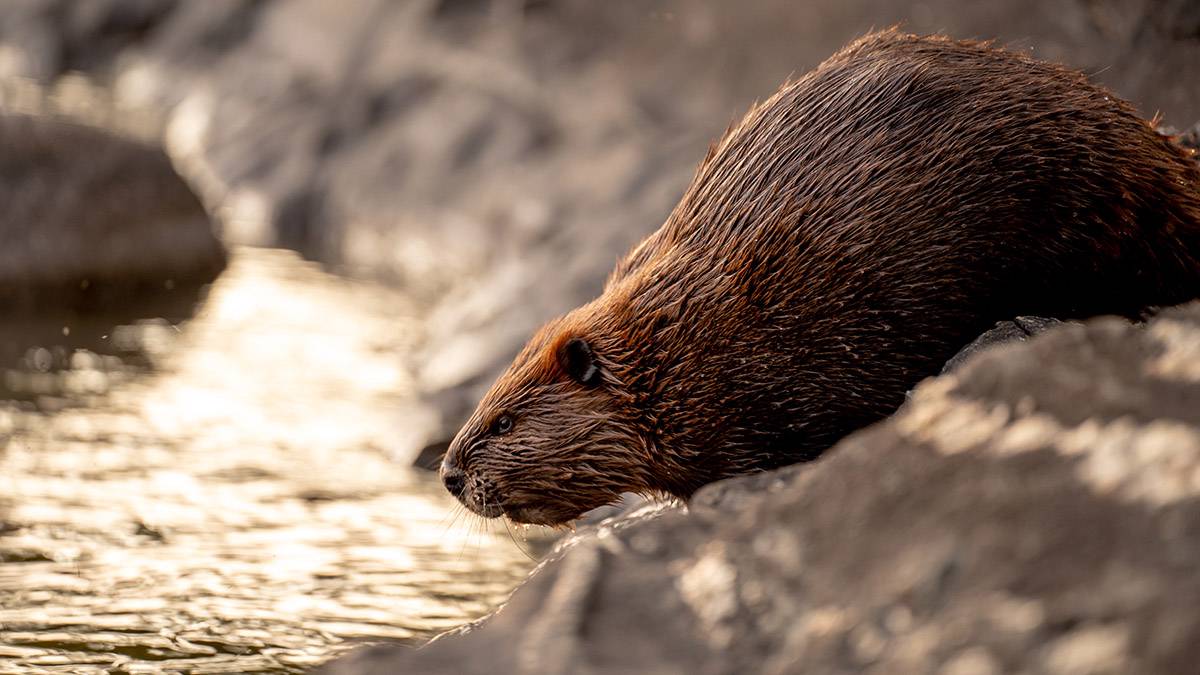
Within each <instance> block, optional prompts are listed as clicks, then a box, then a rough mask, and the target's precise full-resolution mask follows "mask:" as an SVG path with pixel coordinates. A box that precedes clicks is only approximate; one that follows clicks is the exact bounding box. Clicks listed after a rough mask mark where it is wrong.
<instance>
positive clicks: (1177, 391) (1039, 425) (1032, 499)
mask: <svg viewBox="0 0 1200 675" xmlns="http://www.w3.org/2000/svg"><path fill="white" fill-rule="evenodd" d="M1197 364H1200V303H1198V304H1193V305H1191V306H1188V307H1184V308H1180V309H1174V310H1168V311H1166V312H1164V313H1162V314H1161V315H1159V316H1157V317H1156V318H1154V319H1152V320H1151V321H1149V322H1148V323H1147V324H1145V325H1144V326H1138V325H1134V324H1130V323H1129V322H1126V321H1123V320H1117V319H1098V320H1093V321H1089V322H1087V323H1084V324H1065V325H1060V326H1056V327H1054V328H1052V329H1050V330H1048V331H1046V332H1045V333H1044V334H1042V335H1039V336H1037V337H1034V338H1032V339H1030V340H1028V341H1017V342H1015V343H1012V344H1009V345H1005V346H1002V347H1000V348H997V349H993V350H988V351H986V352H984V353H981V354H979V355H977V356H976V357H974V358H972V359H971V360H970V361H969V362H967V363H966V364H965V365H963V367H962V368H961V369H959V370H957V371H955V372H954V373H953V374H950V375H945V376H942V377H939V378H936V379H934V380H931V381H929V382H927V383H925V384H924V385H922V386H921V387H919V388H918V390H917V392H916V396H915V397H914V400H913V401H912V402H911V403H910V404H909V405H908V406H907V407H906V408H905V409H904V410H903V411H902V412H900V413H899V414H898V415H897V416H896V417H894V418H893V419H891V420H889V421H887V422H884V423H882V424H879V425H877V426H875V427H873V428H870V429H868V430H865V431H863V432H860V433H858V434H856V435H853V436H851V437H850V438H848V439H846V440H845V441H843V442H842V443H840V444H839V445H838V446H837V447H836V448H835V449H834V450H832V451H831V452H830V453H829V454H828V455H826V457H825V458H823V459H821V460H819V461H817V462H815V463H813V464H809V465H805V466H796V467H789V468H786V469H783V470H781V471H779V472H774V473H772V474H766V475H763V476H750V477H745V478H740V479H733V480H730V481H726V482H722V483H717V484H715V485H712V486H709V487H708V488H705V489H704V490H702V491H701V492H700V493H699V494H697V496H696V498H695V499H694V500H693V504H692V508H691V511H690V513H684V512H681V511H675V510H666V511H661V512H658V513H657V514H654V515H651V516H638V517H634V518H631V519H629V520H624V521H617V523H616V524H615V525H611V526H608V527H606V528H603V529H601V530H600V532H599V533H598V534H592V535H588V536H584V537H581V538H579V539H577V540H575V541H573V542H570V543H569V544H568V545H567V546H566V547H564V549H563V552H562V553H561V554H560V555H559V556H558V557H557V558H555V559H553V560H551V561H550V562H548V563H546V564H544V565H543V566H542V567H541V568H540V570H539V571H538V572H536V573H535V574H533V575H532V576H531V578H530V579H529V581H528V582H527V583H526V584H525V585H524V586H523V587H521V588H519V589H518V590H517V591H516V592H515V593H514V595H513V597H512V599H511V601H510V602H509V603H508V605H507V606H506V607H504V608H503V609H501V610H500V611H499V612H498V613H497V614H495V615H494V616H492V617H491V618H490V619H487V620H485V621H483V622H482V623H481V624H479V625H477V626H473V627H469V628H468V629H464V630H460V631H457V632H455V633H452V634H449V635H446V636H444V637H442V638H441V639H438V640H436V641H435V642H433V643H432V644H430V645H429V646H427V647H425V648H423V649H421V650H417V651H412V650H408V649H401V648H396V647H383V646H381V647H375V648H372V649H368V650H365V651H361V652H358V653H355V654H353V655H351V656H349V657H347V658H345V659H342V660H339V661H335V662H334V663H332V664H330V665H329V666H328V667H327V669H326V670H325V672H329V673H384V672H422V673H481V674H482V673H566V672H586V673H625V672H640V673H743V672H762V673H791V672H811V673H835V672H837V673H841V672H862V671H864V670H869V671H871V672H903V673H947V674H950V673H1000V672H1054V673H1108V672H1111V673H1125V672H1136V673H1164V674H1166V673H1178V672H1186V671H1187V670H1188V669H1189V668H1191V667H1192V666H1193V665H1194V664H1195V663H1196V662H1197V659H1200V617H1197V616H1196V613H1195V610H1194V608H1195V606H1196V604H1197V602H1200V572H1198V571H1197V569H1196V566H1195V564H1194V561H1195V560H1196V559H1197V556H1200V526H1198V525H1197V523H1200V369H1198V368H1197Z"/></svg>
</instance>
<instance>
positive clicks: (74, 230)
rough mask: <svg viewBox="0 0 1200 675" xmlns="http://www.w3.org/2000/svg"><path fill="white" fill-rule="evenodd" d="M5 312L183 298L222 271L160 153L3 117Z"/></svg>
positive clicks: (198, 211) (67, 127) (95, 132)
mask: <svg viewBox="0 0 1200 675" xmlns="http://www.w3.org/2000/svg"><path fill="white" fill-rule="evenodd" d="M0 203H3V204H4V211H3V215H0V311H11V310H14V309H22V308H24V309H45V307H44V306H42V305H43V303H54V304H68V305H73V306H76V307H90V306H95V305H97V304H104V303H107V302H118V303H119V302H125V303H127V302H128V295H129V294H130V293H137V292H141V291H151V292H155V293H160V294H161V293H163V292H167V291H171V290H173V289H176V288H178V289H180V291H182V290H183V289H184V287H185V286H195V285H197V284H200V283H205V282H208V281H211V280H212V279H213V278H214V277H215V276H216V274H217V273H218V272H219V271H220V270H221V269H222V268H223V266H224V264H225V252H224V248H223V247H222V245H221V243H220V242H219V241H218V240H217V238H216V234H215V233H214V231H213V228H212V225H211V222H210V220H209V218H208V214H207V213H206V212H205V211H204V209H203V207H202V206H201V204H200V202H199V200H198V199H197V198H196V197H195V195H193V194H192V192H191V191H190V190H189V188H188V186H187V185H186V184H185V183H184V182H183V181H182V180H181V179H180V178H179V176H178V175H177V174H176V173H175V172H174V170H173V169H172V168H171V164H170V162H169V161H168V160H167V157H166V156H165V155H164V154H163V153H162V151H161V150H160V149H158V148H154V147H151V146H147V145H144V144H142V143H140V142H137V141H134V140H130V139H126V138H122V137H119V136H116V135H113V134H111V133H108V132H105V131H102V130H99V129H93V128H89V127H86V126H82V125H78V124H72V123H69V122H65V121H62V120H56V119H54V118H48V117H31V116H26V115H11V114H0Z"/></svg>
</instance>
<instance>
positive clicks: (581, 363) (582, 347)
mask: <svg viewBox="0 0 1200 675" xmlns="http://www.w3.org/2000/svg"><path fill="white" fill-rule="evenodd" d="M559 362H560V363H562V367H563V370H565V371H567V375H569V376H570V377H571V379H572V380H575V381H576V382H578V383H580V384H584V385H587V386H589V387H590V386H593V385H596V384H599V383H600V366H598V365H597V364H596V355H595V354H593V353H592V348H591V347H589V346H588V343H587V341H586V340H584V339H583V338H571V339H570V340H567V341H566V342H565V343H563V346H562V350H561V352H560V353H559Z"/></svg>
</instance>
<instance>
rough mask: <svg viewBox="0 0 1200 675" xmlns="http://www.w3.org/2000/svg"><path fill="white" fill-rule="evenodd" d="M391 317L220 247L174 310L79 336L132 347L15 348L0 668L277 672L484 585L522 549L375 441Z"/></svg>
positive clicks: (396, 341) (384, 307)
mask: <svg viewBox="0 0 1200 675" xmlns="http://www.w3.org/2000/svg"><path fill="white" fill-rule="evenodd" d="M413 316H414V311H413V307H412V306H411V304H410V303H409V302H408V301H407V300H406V298H405V297H404V296H403V295H402V294H399V293H396V292H393V291H389V290H387V289H385V288H381V287H376V286H372V285H368V284H363V283H358V282H351V281H347V280H344V279H340V278H337V277H333V276H330V275H327V274H324V273H322V272H320V271H319V270H317V269H315V268H314V267H312V266H311V265H308V264H306V263H303V262H301V261H299V260H298V259H297V258H296V257H295V256H294V255H292V254H290V253H287V252H282V251H270V250H250V249H244V250H239V251H236V252H235V255H234V256H233V260H232V264H231V267H230V269H229V270H227V271H226V273H224V274H223V275H222V276H221V278H220V279H219V280H218V281H217V283H216V284H215V285H214V286H213V289H212V291H211V293H210V294H209V296H208V298H207V300H206V301H205V302H204V304H203V305H202V307H201V309H200V310H199V312H198V313H197V314H196V316H195V318H194V319H192V320H190V321H187V322H185V323H183V324H182V325H178V326H176V325H174V324H172V323H170V322H163V321H151V322H143V323H139V324H136V325H134V326H132V327H128V326H127V327H124V328H116V329H114V330H113V331H112V332H111V333H106V334H103V335H102V336H101V337H102V338H103V339H104V340H124V341H127V342H129V341H133V342H134V343H136V344H135V345H134V346H133V347H130V345H128V344H126V345H112V347H113V348H112V349H111V350H110V351H112V352H113V353H117V354H122V353H133V354H136V355H137V358H139V359H144V360H145V363H144V364H140V365H138V366H136V367H126V366H127V364H129V363H131V362H133V361H134V360H136V359H129V358H119V357H114V356H112V355H111V354H108V355H106V354H102V353H100V352H101V351H102V350H96V351H90V350H86V349H80V348H72V349H67V350H64V349H63V348H62V347H54V346H51V345H40V346H35V347H31V348H30V349H31V350H32V351H26V353H25V357H24V359H23V360H22V366H21V367H18V368H12V369H9V370H8V371H6V372H5V374H4V377H5V378H6V380H5V382H6V383H7V388H8V389H9V390H12V391H16V392H18V395H10V396H9V397H8V398H10V399H13V400H9V401H7V402H0V673H8V672H21V673H26V672H64V671H69V672H127V673H135V672H136V673H141V672H192V673H217V672H238V673H242V672H281V671H282V672H287V671H291V670H297V669H300V668H304V667H307V666H311V665H313V664H316V663H319V662H322V661H324V660H326V659H328V658H330V657H331V656H332V655H333V654H335V653H337V652H338V651H340V650H343V649H345V648H346V647H347V646H348V645H350V644H352V643H353V641H354V639H356V638H389V639H413V638H417V637H423V636H427V635H429V634H431V633H433V632H436V631H439V630H442V629H445V628H448V627H450V626H454V625H457V624H460V623H462V622H464V621H466V620H470V619H472V618H475V617H478V616H479V615H481V614H483V613H484V612H486V611H487V610H488V609H489V608H491V607H493V606H494V605H495V604H496V603H498V602H499V601H500V600H502V599H503V597H504V596H505V595H506V594H507V592H508V591H509V590H510V589H511V588H512V587H513V586H514V585H515V584H516V583H517V581H518V580H519V579H520V578H522V577H523V575H524V574H525V572H526V571H527V570H528V568H529V567H530V566H531V564H532V563H531V562H530V561H529V559H528V557H527V556H526V554H525V553H524V552H523V551H522V550H521V549H520V548H518V546H516V545H515V544H514V543H513V541H511V540H510V538H509V536H510V535H509V534H508V532H507V531H504V530H503V528H500V529H501V531H500V532H495V533H491V532H487V531H486V529H485V528H484V527H483V526H482V524H481V523H479V522H478V521H472V520H469V519H468V518H466V517H465V516H463V515H462V514H461V513H458V516H457V518H456V515H455V514H456V510H455V507H454V506H453V504H452V502H451V500H450V499H449V498H448V497H447V496H445V495H444V494H443V491H442V490H441V489H440V487H439V486H438V485H436V479H435V477H433V476H432V475H428V474H424V473H422V472H418V471H414V470H411V469H409V468H408V467H407V465H406V463H403V462H396V461H394V460H393V459H392V457H391V452H390V451H391V448H390V447H389V439H390V438H393V437H396V436H397V434H398V432H399V430H400V429H401V425H403V423H404V420H403V419H402V416H401V414H400V411H401V410H402V409H403V403H404V397H405V396H406V394H407V392H409V391H411V382H410V380H409V377H408V375H407V374H406V372H405V370H404V368H403V367H402V360H401V358H400V355H402V354H404V353H406V351H410V350H411V348H412V345H413V341H414V340H415V339H416V333H415V330H416V326H415V323H414V320H413V318H412V317H413ZM64 328H67V329H68V331H64V332H69V326H66V327H64ZM39 349H40V350H43V351H37V350H39ZM122 350H124V351H122ZM39 359H41V361H40V362H39ZM47 359H50V360H52V361H53V360H57V361H60V362H62V363H61V365H62V367H61V368H49V367H47V365H48V363H49V362H48V361H47ZM114 359H115V360H114ZM22 392H23V393H22Z"/></svg>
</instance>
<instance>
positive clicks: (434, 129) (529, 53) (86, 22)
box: [0, 0, 1200, 454]
mask: <svg viewBox="0 0 1200 675" xmlns="http://www.w3.org/2000/svg"><path fill="white" fill-rule="evenodd" d="M1194 15H1195V12H1194V11H1193V9H1192V5H1191V4H1190V3H1189V2H1187V1H1186V0H1132V1H1129V0H1053V1H1050V2H1047V1H1046V0H1017V1H1014V2H1006V3H967V4H963V3H961V2H958V1H957V0H926V1H922V2H915V1H913V2H894V1H893V0H836V1H835V0H820V1H817V2H793V1H791V0H760V1H758V2H755V3H730V2H726V1H725V0H652V1H651V2H645V1H644V0H617V1H611V2H595V1H593V0H536V1H535V0H415V1H413V2H403V3H401V2H390V1H388V0H347V1H345V2H336V3H331V2H328V1H327V0H205V1H204V2H183V1H180V0H89V1H88V2H74V3H72V2H63V1H62V0H12V1H11V2H4V3H0V77H2V76H3V75H4V74H8V75H9V76H16V75H20V76H25V77H31V78H35V79H37V80H40V81H43V82H52V81H54V80H55V78H58V77H60V75H61V74H62V73H65V72H68V71H72V70H81V71H84V72H87V73H89V74H90V76H92V77H93V78H95V79H96V80H98V81H100V82H103V83H105V84H106V86H108V87H109V88H110V89H111V90H112V91H113V92H114V94H115V95H116V96H117V98H118V99H119V101H120V102H121V104H122V105H123V106H126V107H131V108H138V107H148V108H151V109H154V110H158V111H161V113H162V115H161V116H162V117H164V118H166V119H167V127H166V142H167V147H168V149H169V151H170V152H171V154H172V156H173V158H174V159H175V160H176V162H177V164H178V165H179V166H180V167H181V168H182V169H183V171H184V172H185V174H186V175H187V177H188V178H189V180H190V181H191V183H192V184H193V186H194V187H195V189H196V190H197V191H198V192H199V193H200V194H201V195H202V196H203V198H204V200H205V202H206V204H207V205H208V207H209V208H210V210H211V211H212V212H213V213H214V214H216V215H217V216H218V217H219V219H220V222H221V224H222V227H223V233H224V236H225V238H226V240H227V241H236V242H243V243H261V244H275V245H283V246H289V247H293V248H296V249H298V250H301V251H303V252H305V253H306V254H307V255H308V256H310V257H312V258H315V259H318V260H321V261H324V262H327V263H329V264H331V265H334V266H336V267H338V268H339V269H345V270H353V271H355V272H357V273H362V274H373V275H377V276H383V277H386V278H390V279H392V280H394V281H396V282H397V283H402V284H404V285H406V286H407V287H408V288H410V289H412V290H413V291H415V292H420V293H422V294H423V295H424V296H425V297H427V298H428V299H429V300H430V304H429V306H430V314H429V317H428V319H429V320H428V321H427V323H426V326H427V339H426V341H425V344H426V346H425V348H424V349H423V350H422V351H421V352H420V353H418V354H417V355H415V357H414V358H413V362H412V365H413V369H414V371H415V372H416V373H417V375H418V380H419V383H420V385H421V388H422V389H423V391H424V393H425V394H426V396H425V398H424V400H423V402H422V404H421V406H420V409H419V410H416V411H414V412H413V415H412V419H413V422H412V423H411V424H409V425H408V428H409V429H410V430H411V436H412V437H411V439H410V440H409V443H408V445H409V446H410V447H411V449H412V451H413V454H416V451H417V450H418V449H420V448H423V447H426V446H428V445H430V444H431V443H436V442H439V441H442V442H444V441H445V440H447V437H448V436H449V435H450V434H451V433H452V432H453V431H454V430H455V429H456V428H457V426H458V424H459V423H460V421H461V420H462V419H463V418H464V417H465V416H466V414H467V413H469V411H470V410H471V409H472V408H473V406H474V404H475V402H476V401H477V398H478V396H479V394H480V393H481V390H482V389H483V388H485V387H486V386H487V384H488V383H489V382H490V381H491V380H492V379H493V378H494V376H495V374H496V373H497V372H498V370H499V369H500V368H501V366H502V365H503V364H505V363H507V361H508V360H509V359H510V358H511V356H512V355H513V354H514V353H515V352H516V350H517V349H518V348H519V346H520V344H521V343H522V342H523V341H524V340H525V339H526V338H527V337H528V335H529V334H530V333H531V332H532V330H533V329H534V328H535V327H536V325H537V324H539V323H541V322H542V321H544V320H545V319H547V318H549V317H551V316H553V315H555V314H558V313H561V312H562V311H564V310H567V309H569V308H571V307H573V306H576V305H578V304H580V302H582V301H584V300H586V299H588V298H589V297H591V296H593V295H594V294H595V293H596V292H597V291H598V290H599V288H600V286H601V284H602V280H603V278H604V277H605V275H607V274H608V272H609V271H610V270H611V269H612V266H613V263H614V261H615V260H616V259H617V257H618V256H619V255H620V254H621V253H622V252H623V251H624V250H625V249H626V248H627V247H628V246H630V245H631V244H632V243H633V242H634V241H636V240H637V239H639V238H640V237H642V236H643V235H645V234H646V233H648V232H650V231H652V230H653V229H655V228H656V227H657V226H658V225H659V224H660V223H661V222H662V220H663V218H664V216H665V215H666V214H667V212H668V210H669V209H670V208H671V206H672V205H673V203H674V202H675V200H676V199H677V198H678V196H679V194H680V193H681V191H682V189H683V187H684V185H685V184H686V182H687V181H688V179H689V178H690V176H691V173H692V171H693V169H694V167H695V165H696V163H697V162H698V161H699V160H700V158H701V157H702V156H703V154H704V150H705V147H706V145H707V144H708V142H709V141H711V140H712V139H713V138H715V137H716V136H717V135H718V134H719V133H720V132H721V130H722V129H723V128H724V126H725V125H726V124H727V123H728V122H730V121H731V120H733V119H735V118H736V117H738V116H740V115H741V114H742V113H743V112H744V111H745V110H746V108H747V107H748V106H749V105H750V103H751V102H752V101H753V100H755V99H758V98H762V97H765V96H767V95H769V94H770V93H771V92H772V91H774V90H775V88H776V87H777V86H778V85H779V83H780V82H782V81H783V80H784V79H785V78H787V77H788V76H789V74H792V73H798V72H803V71H805V70H807V69H808V68H810V67H812V66H813V65H815V64H816V63H818V62H819V61H820V60H821V59H823V58H825V57H826V56H828V55H829V54H831V53H833V52H834V51H835V50H836V49H837V48H838V47H840V46H841V45H842V44H844V43H845V42H846V41H848V40H849V39H851V38H853V37H855V36H857V35H860V34H862V33H863V32H865V31H867V30H869V29H870V28H872V27H876V28H878V27H883V26H888V25H891V24H894V23H897V22H903V23H904V24H905V25H906V26H907V27H908V28H910V29H912V30H914V31H918V32H931V31H945V32H948V33H950V34H953V35H957V36H964V37H966V36H979V37H996V38H998V39H999V40H1000V41H1001V42H1002V43H1005V44H1010V45H1012V46H1013V47H1015V48H1021V49H1024V48H1028V49H1031V50H1032V51H1033V52H1034V53H1035V54H1036V55H1038V56H1041V57H1043V58H1047V59H1051V60H1056V61H1064V62H1067V63H1071V64H1073V65H1075V66H1077V67H1080V68H1082V69H1084V70H1085V71H1088V72H1092V73H1096V77H1097V79H1099V80H1101V81H1103V82H1105V83H1108V84H1111V85H1112V86H1114V87H1115V88H1116V89H1117V91H1118V92H1119V93H1121V94H1122V95H1124V96H1126V97H1128V98H1130V99H1132V100H1134V101H1135V102H1137V103H1138V104H1140V106H1141V108H1142V109H1143V110H1144V111H1145V113H1146V114H1147V116H1150V115H1152V114H1154V113H1155V112H1156V111H1162V112H1163V113H1164V114H1165V116H1166V121H1167V122H1169V123H1174V124H1175V125H1177V126H1185V125H1187V124H1188V123H1190V122H1192V121H1193V120H1195V119H1197V118H1200V100H1197V98H1196V96H1195V92H1194V87H1195V82H1196V81H1198V80H1200V38H1198V36H1197V32H1196V30H1195V23H1196V19H1195V16H1194Z"/></svg>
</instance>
